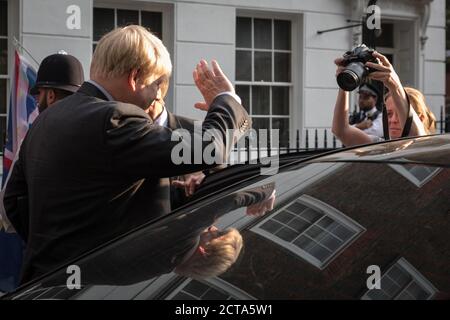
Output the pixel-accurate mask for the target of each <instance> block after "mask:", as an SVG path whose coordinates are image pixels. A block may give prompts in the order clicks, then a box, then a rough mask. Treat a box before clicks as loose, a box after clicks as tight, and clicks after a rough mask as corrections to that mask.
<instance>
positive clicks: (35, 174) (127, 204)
mask: <svg viewBox="0 0 450 320" xmlns="http://www.w3.org/2000/svg"><path fill="white" fill-rule="evenodd" d="M249 123H250V119H249V117H248V114H247V113H246V112H245V110H244V108H243V107H242V106H241V105H239V104H238V103H237V102H236V101H235V100H234V99H233V98H231V97H229V96H219V97H218V98H216V99H215V101H214V102H213V103H212V104H211V107H210V110H209V112H208V114H207V115H206V118H205V120H204V121H203V126H202V129H203V130H207V129H217V130H218V132H220V134H219V135H218V136H217V137H215V138H216V139H215V143H216V145H217V148H216V151H217V152H218V154H219V156H221V157H223V158H224V159H226V157H227V154H226V153H227V151H228V150H229V147H227V146H225V141H224V139H223V137H225V130H227V129H238V130H237V131H236V136H237V138H239V137H240V136H242V135H243V134H244V133H245V131H246V128H247V127H248V126H249V125H248V124H249ZM171 133H172V130H171V129H169V128H164V127H160V126H157V125H153V123H152V121H151V119H150V118H149V116H148V115H147V114H146V113H145V112H144V111H143V110H142V109H140V108H138V107H136V106H134V105H131V104H126V103H121V102H115V101H106V97H105V96H104V95H103V94H102V93H101V92H100V91H99V90H98V89H97V88H96V87H95V86H93V85H92V84H90V83H84V84H83V86H82V87H81V88H80V90H79V91H78V92H77V93H75V94H73V95H71V96H69V97H67V98H65V99H63V100H61V101H59V102H57V103H56V104H55V105H54V106H52V108H49V109H47V110H46V111H45V112H43V113H42V114H41V115H39V117H38V118H37V119H36V120H35V122H34V123H33V126H32V127H31V128H30V130H29V131H28V133H27V136H26V138H25V139H24V141H23V143H22V146H21V149H20V151H19V158H18V160H17V161H16V163H15V165H14V168H13V172H12V173H11V177H10V180H9V181H8V184H7V186H6V190H5V197H4V205H5V210H6V214H7V216H8V218H9V220H10V221H11V223H12V224H13V226H14V228H15V229H16V230H17V232H18V233H19V235H21V236H22V238H24V239H28V241H27V246H26V252H25V258H24V266H23V272H22V282H25V281H28V280H30V279H32V278H34V277H36V276H38V275H41V274H43V273H45V272H47V271H50V270H51V269H52V268H54V267H57V266H58V265H60V264H62V263H64V262H66V261H67V260H70V259H72V258H74V257H77V256H79V255H80V254H81V253H83V252H85V251H87V250H89V249H92V248H94V247H96V246H98V245H100V244H102V243H104V242H106V241H108V240H110V239H112V238H113V237H115V236H117V235H120V234H122V233H124V232H126V231H128V230H130V229H132V228H134V227H136V226H139V225H141V224H142V223H144V222H147V221H149V220H151V219H152V218H155V217H157V216H158V215H160V214H161V212H162V210H161V203H159V197H160V196H161V195H160V193H159V191H160V190H159V188H158V182H159V179H160V178H162V177H169V176H173V175H180V174H186V173H189V172H194V171H200V170H204V169H206V168H208V167H210V166H208V165H206V164H179V165H176V164H174V163H173V161H172V160H171V152H172V148H173V147H174V146H176V145H179V144H183V145H186V147H187V145H188V141H185V140H183V141H181V142H180V141H171ZM194 140H195V141H197V143H201V145H202V148H205V147H206V145H207V143H205V142H200V141H201V140H202V137H201V135H200V134H197V135H195V134H193V135H192V136H191V141H192V142H193V141H194ZM189 147H191V146H189ZM194 151H195V150H194V148H193V147H191V149H190V152H191V159H194V158H193V153H194ZM144 179H146V180H147V183H146V186H148V187H149V190H150V191H151V192H153V193H150V197H151V199H153V205H152V206H150V207H149V206H148V204H149V202H148V200H147V199H146V200H147V201H145V203H144V204H143V205H142V202H141V200H142V199H141V198H139V197H137V196H136V195H137V194H139V190H140V188H141V186H142V185H143V181H144ZM146 194H147V195H148V193H146ZM24 198H28V204H29V209H28V210H24V209H23V207H25V206H23V205H22V204H21V201H20V199H24ZM28 211H29V220H28V221H29V222H28V224H25V225H23V224H22V221H27V219H24V218H23V215H28ZM27 235H28V236H27Z"/></svg>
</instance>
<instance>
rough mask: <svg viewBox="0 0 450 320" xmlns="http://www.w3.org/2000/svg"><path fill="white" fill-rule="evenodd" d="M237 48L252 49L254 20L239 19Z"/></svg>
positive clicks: (237, 23)
mask: <svg viewBox="0 0 450 320" xmlns="http://www.w3.org/2000/svg"><path fill="white" fill-rule="evenodd" d="M236 47H238V48H251V47H252V19H251V18H239V17H238V18H237V22H236Z"/></svg>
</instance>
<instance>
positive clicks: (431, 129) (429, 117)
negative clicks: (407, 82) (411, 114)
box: [405, 87, 436, 134]
mask: <svg viewBox="0 0 450 320" xmlns="http://www.w3.org/2000/svg"><path fill="white" fill-rule="evenodd" d="M405 91H406V94H407V95H408V98H409V101H410V102H411V105H412V107H413V108H414V111H415V112H416V113H417V115H418V116H419V118H420V120H421V121H422V123H423V126H424V128H425V131H426V133H427V134H432V133H435V131H436V117H435V116H434V114H433V112H432V111H431V110H430V108H428V107H427V105H426V103H425V97H424V95H423V94H422V92H420V91H419V90H417V89H414V88H410V87H405Z"/></svg>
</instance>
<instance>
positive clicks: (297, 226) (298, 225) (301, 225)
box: [289, 218, 310, 234]
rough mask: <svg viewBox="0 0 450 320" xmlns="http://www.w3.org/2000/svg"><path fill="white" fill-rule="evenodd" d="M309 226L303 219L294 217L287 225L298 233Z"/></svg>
mask: <svg viewBox="0 0 450 320" xmlns="http://www.w3.org/2000/svg"><path fill="white" fill-rule="evenodd" d="M309 226H310V224H309V223H308V222H306V221H305V220H303V219H298V218H296V219H294V220H292V221H291V222H289V227H291V228H292V229H294V230H296V231H297V232H298V233H299V234H300V233H302V232H303V231H305V230H306V229H308V227H309Z"/></svg>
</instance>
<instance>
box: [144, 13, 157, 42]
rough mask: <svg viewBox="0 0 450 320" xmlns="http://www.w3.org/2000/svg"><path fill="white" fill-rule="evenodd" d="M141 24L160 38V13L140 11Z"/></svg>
mask: <svg viewBox="0 0 450 320" xmlns="http://www.w3.org/2000/svg"><path fill="white" fill-rule="evenodd" d="M141 25H142V26H143V27H146V28H149V29H150V31H151V32H153V33H154V34H155V35H156V36H157V37H158V38H160V39H162V13H161V12H151V11H141Z"/></svg>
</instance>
